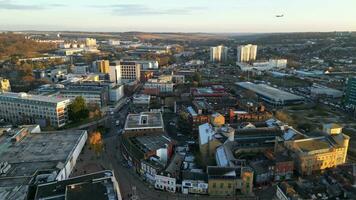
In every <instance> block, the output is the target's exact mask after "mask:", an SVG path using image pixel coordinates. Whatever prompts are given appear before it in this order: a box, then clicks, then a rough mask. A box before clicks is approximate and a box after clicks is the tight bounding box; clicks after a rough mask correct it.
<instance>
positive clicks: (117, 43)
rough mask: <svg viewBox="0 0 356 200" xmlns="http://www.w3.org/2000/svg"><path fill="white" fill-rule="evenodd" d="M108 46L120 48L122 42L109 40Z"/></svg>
mask: <svg viewBox="0 0 356 200" xmlns="http://www.w3.org/2000/svg"><path fill="white" fill-rule="evenodd" d="M108 44H109V45H111V46H119V45H120V40H109V41H108Z"/></svg>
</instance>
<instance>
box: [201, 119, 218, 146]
mask: <svg viewBox="0 0 356 200" xmlns="http://www.w3.org/2000/svg"><path fill="white" fill-rule="evenodd" d="M214 135H215V131H214V129H213V127H212V126H211V125H210V124H209V123H205V124H202V125H200V126H199V144H200V145H203V144H207V143H208V142H209V140H211V139H212V138H213V136H214Z"/></svg>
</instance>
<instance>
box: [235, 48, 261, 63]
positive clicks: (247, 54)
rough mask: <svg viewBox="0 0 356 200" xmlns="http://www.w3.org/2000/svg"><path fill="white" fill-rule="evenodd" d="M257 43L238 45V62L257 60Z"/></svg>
mask: <svg viewBox="0 0 356 200" xmlns="http://www.w3.org/2000/svg"><path fill="white" fill-rule="evenodd" d="M256 57H257V45H252V44H248V45H241V46H238V47H237V62H249V61H254V60H256Z"/></svg>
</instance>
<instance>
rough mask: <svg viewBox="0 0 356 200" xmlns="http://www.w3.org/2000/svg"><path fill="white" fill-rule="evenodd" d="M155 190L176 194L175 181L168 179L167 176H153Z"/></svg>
mask: <svg viewBox="0 0 356 200" xmlns="http://www.w3.org/2000/svg"><path fill="white" fill-rule="evenodd" d="M155 180H156V181H155V188H156V189H160V190H164V191H168V192H172V193H175V192H176V179H175V178H172V177H169V176H164V175H158V174H156V175H155Z"/></svg>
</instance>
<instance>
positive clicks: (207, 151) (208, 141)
mask: <svg viewBox="0 0 356 200" xmlns="http://www.w3.org/2000/svg"><path fill="white" fill-rule="evenodd" d="M215 134H216V132H215V130H214V129H213V127H212V126H211V124H209V123H205V124H202V125H200V126H199V150H200V153H201V156H202V158H203V161H204V162H205V164H207V163H209V162H210V161H211V160H214V159H215V151H216V148H218V146H220V145H221V144H222V143H221V142H220V141H219V140H218V139H217V138H215Z"/></svg>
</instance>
